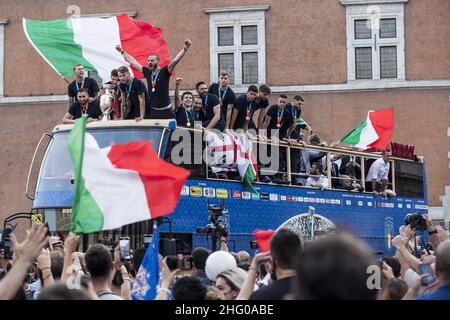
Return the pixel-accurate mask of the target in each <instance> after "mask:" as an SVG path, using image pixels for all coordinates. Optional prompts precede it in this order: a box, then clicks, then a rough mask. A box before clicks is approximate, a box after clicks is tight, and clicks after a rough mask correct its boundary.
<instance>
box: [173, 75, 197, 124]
mask: <svg viewBox="0 0 450 320" xmlns="http://www.w3.org/2000/svg"><path fill="white" fill-rule="evenodd" d="M182 81H183V79H182V78H177V79H176V81H175V116H176V119H177V126H181V127H193V126H194V120H193V113H192V104H193V100H194V96H193V95H192V92H190V91H186V92H184V93H183V94H182V95H181V101H180V85H181V82H182Z"/></svg>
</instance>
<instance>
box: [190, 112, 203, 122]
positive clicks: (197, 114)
mask: <svg viewBox="0 0 450 320" xmlns="http://www.w3.org/2000/svg"><path fill="white" fill-rule="evenodd" d="M192 120H193V121H194V122H196V121H201V122H203V121H205V112H204V111H203V110H200V111H198V112H197V111H195V110H192Z"/></svg>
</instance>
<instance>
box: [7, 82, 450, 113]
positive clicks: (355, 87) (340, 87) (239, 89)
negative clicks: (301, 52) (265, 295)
mask: <svg viewBox="0 0 450 320" xmlns="http://www.w3.org/2000/svg"><path fill="white" fill-rule="evenodd" d="M231 87H232V89H233V90H234V92H236V93H238V94H241V93H246V92H247V87H248V86H244V85H239V86H231ZM270 88H271V89H272V93H273V94H279V93H287V94H289V93H299V92H301V93H328V92H340V93H350V92H362V91H383V90H394V89H418V90H426V89H450V79H446V80H415V81H401V80H400V81H399V80H392V81H386V80H382V81H377V80H367V81H359V80H358V81H353V82H349V83H343V84H315V85H292V86H271V87H270ZM191 91H192V92H195V90H194V89H192V90H191ZM170 95H171V96H173V95H174V91H170ZM67 102H68V98H67V95H47V96H23V97H2V96H0V107H1V106H2V105H3V106H4V105H14V104H43V103H67Z"/></svg>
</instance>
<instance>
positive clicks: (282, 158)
mask: <svg viewBox="0 0 450 320" xmlns="http://www.w3.org/2000/svg"><path fill="white" fill-rule="evenodd" d="M253 152H254V154H255V157H256V159H257V161H258V169H259V178H260V182H264V183H275V184H289V177H288V163H289V162H290V159H289V161H288V154H289V151H288V147H287V145H277V144H272V143H268V142H259V143H255V144H254V148H253Z"/></svg>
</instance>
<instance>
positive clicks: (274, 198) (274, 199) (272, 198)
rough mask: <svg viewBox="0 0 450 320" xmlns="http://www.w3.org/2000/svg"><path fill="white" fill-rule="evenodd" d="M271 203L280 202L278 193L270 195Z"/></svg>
mask: <svg viewBox="0 0 450 320" xmlns="http://www.w3.org/2000/svg"><path fill="white" fill-rule="evenodd" d="M269 200H270V201H278V195H277V194H276V193H271V194H269Z"/></svg>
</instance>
